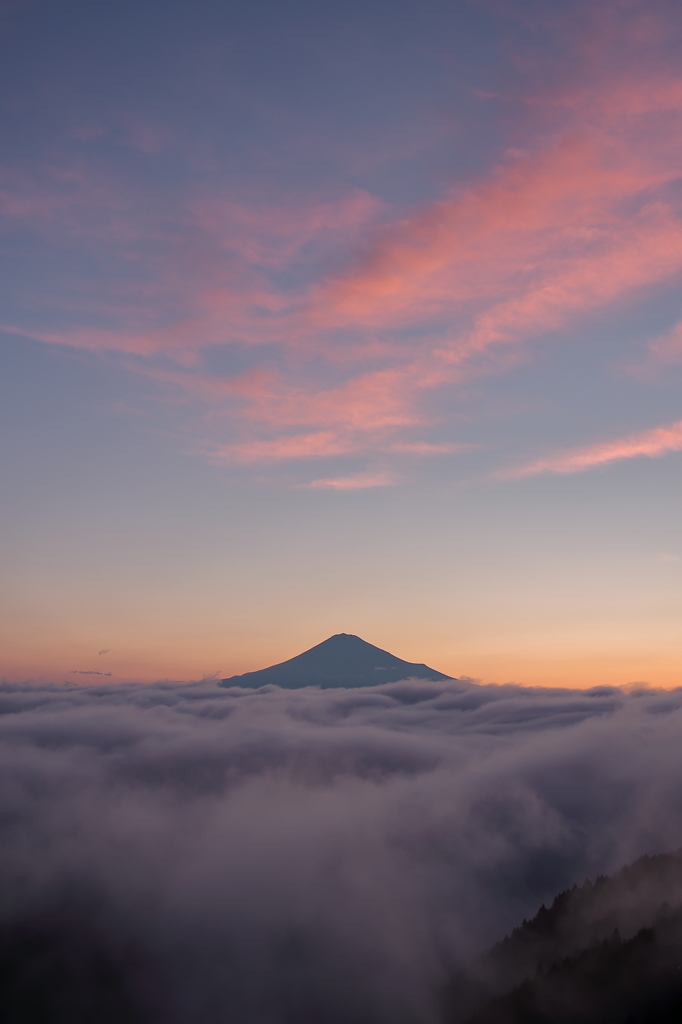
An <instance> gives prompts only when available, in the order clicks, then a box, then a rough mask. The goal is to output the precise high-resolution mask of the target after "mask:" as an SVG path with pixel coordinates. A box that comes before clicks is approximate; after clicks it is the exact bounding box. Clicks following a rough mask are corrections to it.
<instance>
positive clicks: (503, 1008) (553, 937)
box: [446, 851, 682, 1024]
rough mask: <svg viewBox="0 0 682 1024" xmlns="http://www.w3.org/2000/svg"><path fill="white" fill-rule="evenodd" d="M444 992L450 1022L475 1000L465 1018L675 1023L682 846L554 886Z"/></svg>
mask: <svg viewBox="0 0 682 1024" xmlns="http://www.w3.org/2000/svg"><path fill="white" fill-rule="evenodd" d="M451 999H452V1002H451V1011H450V1012H449V1013H448V1014H446V1016H447V1017H448V1019H449V1020H451V1021H454V1020H462V1019H464V1018H466V1017H467V1016H468V1014H467V1012H466V1009H465V1007H466V1006H467V1005H468V1006H469V1007H470V1009H473V1008H474V1007H475V1006H478V1011H477V1012H476V1013H475V1014H474V1015H473V1016H470V1017H469V1024H573V1022H575V1024H578V1022H580V1024H626V1022H630V1024H638V1022H640V1021H642V1022H644V1021H650V1022H652V1024H653V1022H656V1024H667V1022H668V1021H673V1020H674V1021H680V1020H682V851H678V852H676V853H670V854H660V855H658V856H655V857H641V858H640V859H639V860H637V861H635V863H634V864H632V865H630V866H628V867H626V868H623V869H622V870H621V871H619V872H618V873H617V874H615V875H613V876H612V877H610V878H605V877H600V878H598V879H597V881H596V882H595V883H594V884H593V883H592V882H590V881H587V882H585V883H584V884H583V885H581V886H579V887H578V886H573V888H572V889H570V890H567V891H565V892H563V893H560V894H559V895H558V896H557V897H556V899H555V900H554V902H553V903H552V905H551V907H549V908H546V907H544V906H542V907H541V908H540V910H539V912H538V914H537V915H536V916H535V917H534V918H533V919H532V920H531V921H524V922H523V924H522V925H521V926H520V927H519V928H516V929H514V931H513V932H512V934H511V935H510V936H509V937H508V938H506V939H504V940H503V941H502V942H500V943H498V944H497V946H495V947H494V948H493V949H492V950H491V951H490V952H489V953H488V954H487V955H486V956H484V957H482V958H481V959H480V960H479V962H478V963H477V964H476V965H474V967H473V969H472V974H471V977H470V978H468V979H459V980H458V983H457V984H456V985H453V989H452V992H451ZM457 1003H459V1007H457Z"/></svg>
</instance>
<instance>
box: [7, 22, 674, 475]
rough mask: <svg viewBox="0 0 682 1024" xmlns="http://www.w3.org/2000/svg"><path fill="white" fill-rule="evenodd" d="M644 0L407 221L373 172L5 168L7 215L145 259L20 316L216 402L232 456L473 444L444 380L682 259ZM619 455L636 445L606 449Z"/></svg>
mask: <svg viewBox="0 0 682 1024" xmlns="http://www.w3.org/2000/svg"><path fill="white" fill-rule="evenodd" d="M626 6H627V7H628V10H627V11H626V9H625V7H624V6H623V5H620V4H616V5H614V4H605V5H603V9H602V6H601V5H599V7H600V10H599V11H598V12H596V13H595V14H594V19H593V24H592V26H591V28H590V30H589V31H588V32H587V33H586V36H585V38H584V39H583V40H582V49H581V51H580V53H581V61H582V63H581V66H580V76H579V77H580V83H579V85H576V84H575V83H571V82H569V83H568V84H566V83H564V84H563V85H562V86H557V87H554V88H547V89H543V88H539V87H538V83H537V82H536V83H535V86H536V88H535V90H534V92H533V94H532V95H529V96H528V97H527V98H526V99H525V100H524V102H525V108H526V111H527V120H528V124H527V125H526V128H527V131H526V132H525V135H524V145H525V149H524V150H523V151H516V152H511V151H510V152H508V153H506V154H505V155H504V156H503V158H502V159H501V161H500V163H499V166H498V167H497V168H496V169H494V170H493V171H492V172H491V173H489V174H488V175H487V176H485V177H482V178H480V179H479V180H477V181H474V182H473V183H470V184H468V185H467V186H466V187H463V186H456V185H453V186H451V187H450V188H449V189H446V190H445V191H444V194H443V195H442V197H441V199H440V200H439V201H437V202H434V203H431V204H429V205H428V206H426V207H424V208H421V209H417V210H415V211H412V213H411V214H409V215H408V216H406V217H400V218H398V217H397V216H396V217H395V218H394V219H393V221H392V222H390V223H382V224H379V223H378V221H379V217H382V218H384V220H385V219H386V218H387V217H388V214H389V211H388V210H387V208H385V207H384V206H382V205H381V203H380V202H379V201H378V200H377V199H376V198H375V197H373V196H371V195H369V194H368V193H367V192H364V191H362V190H360V189H354V190H349V191H348V193H347V194H345V195H340V196H337V197H336V198H334V199H329V198H326V199H324V200H322V199H320V198H319V197H318V198H309V199H301V198H298V199H296V200H294V199H293V198H289V199H288V200H287V199H285V198H284V197H279V198H270V199H268V200H267V201H266V200H264V199H263V198H262V197H260V198H259V197H258V196H255V197H251V199H245V197H244V196H243V195H242V196H240V197H237V196H236V195H232V194H230V193H229V192H228V191H224V192H221V191H220V190H219V189H218V188H214V190H213V191H212V192H211V191H209V190H208V189H207V188H205V189H204V191H203V192H202V194H199V192H198V190H196V191H195V193H194V194H192V195H185V196H183V197H182V198H181V199H180V200H178V198H177V197H172V201H171V199H169V200H167V201H165V200H164V199H163V197H158V198H157V197H156V196H153V197H151V198H150V197H146V196H144V195H142V194H140V193H138V192H137V191H136V190H135V189H134V188H132V187H130V188H126V187H124V186H123V185H122V184H121V183H119V182H116V181H114V180H113V178H112V177H111V176H108V175H107V174H106V173H104V172H103V171H102V169H101V168H100V167H98V165H95V164H92V165H87V164H86V163H84V162H83V161H80V162H78V161H77V162H75V163H74V164H73V165H72V166H68V167H67V166H59V167H57V166H55V167H50V168H47V169H46V170H44V171H43V172H42V176H40V175H34V177H33V178H32V177H31V175H29V174H24V175H23V176H21V175H17V174H14V172H13V173H12V174H10V173H9V172H6V173H5V175H4V177H2V178H0V211H1V212H3V213H4V215H5V216H6V217H8V218H12V219H15V220H16V219H23V220H24V221H25V222H26V223H27V224H28V225H30V227H31V229H33V230H38V229H40V230H43V231H44V232H45V233H46V234H50V236H51V237H52V236H53V235H55V234H58V233H59V232H60V231H61V232H62V233H63V234H64V235H66V236H68V238H69V239H72V238H73V237H77V238H78V239H79V240H80V241H81V242H82V243H83V245H84V246H87V245H89V244H91V243H92V244H93V245H95V244H96V245H97V246H102V245H104V246H105V251H106V253H108V254H111V255H112V258H113V256H114V255H115V256H116V257H117V258H119V260H120V261H121V264H122V265H124V267H125V271H126V273H125V274H124V275H122V280H123V281H124V282H125V281H127V280H128V279H129V278H133V279H134V281H135V283H134V284H129V285H126V284H125V283H121V282H118V283H117V284H116V288H117V289H118V290H117V291H116V292H115V293H114V286H113V285H111V286H110V290H109V291H108V292H107V290H106V289H107V285H106V284H104V285H102V286H101V288H102V291H101V294H100V298H99V303H100V309H99V314H100V315H99V316H98V315H97V313H98V310H97V308H96V306H97V303H96V301H95V300H94V299H93V297H92V290H93V289H92V286H91V284H90V283H89V285H88V289H86V292H87V294H83V295H82V296H78V295H74V296H73V297H72V299H71V301H72V305H73V309H75V310H76V312H78V313H80V314H82V313H83V311H84V310H85V311H87V312H88V313H92V317H91V320H92V323H91V324H90V325H89V326H84V325H83V324H84V320H86V319H87V318H86V317H85V316H84V315H78V316H74V317H73V321H74V322H73V324H72V325H69V324H68V323H67V322H66V321H68V315H61V316H60V318H59V320H60V324H59V327H58V328H56V327H52V326H50V327H49V328H45V326H44V323H43V325H42V326H36V325H31V324H30V323H29V322H28V316H27V322H26V323H17V321H16V319H15V320H14V321H13V322H12V324H10V325H9V327H8V328H7V329H9V330H14V331H16V332H17V333H24V334H30V335H31V336H33V337H35V338H38V339H39V340H42V341H45V342H49V343H55V344H66V345H71V346H75V347H81V348H86V349H89V350H91V351H97V352H102V353H106V354H108V355H111V354H115V355H117V356H119V357H123V359H124V360H125V364H126V366H128V367H130V368H131V369H135V370H136V371H137V372H140V373H144V374H146V375H147V376H148V377H150V378H152V379H154V380H156V381H158V383H159V384H160V385H161V386H164V387H166V388H167V389H174V390H175V393H176V394H182V395H184V396H185V397H186V398H187V400H191V401H193V402H196V403H198V404H200V405H201V406H202V416H203V420H202V428H201V429H202V430H205V432H206V434H207V435H210V436H209V439H208V440H206V442H205V443H204V444H201V445H200V446H199V447H200V448H201V450H202V451H205V452H208V453H210V455H209V457H211V458H212V459H214V460H215V461H221V462H225V463H230V462H234V463H237V464H249V463H254V464H263V463H276V462H281V461H285V460H297V459H306V460H311V459H326V458H335V457H340V456H346V455H350V454H360V453H362V454H368V453H372V452H379V451H380V452H382V453H392V455H394V456H395V457H396V458H400V457H401V456H404V455H409V454H412V455H417V456H427V455H432V454H446V452H454V451H456V450H462V446H459V449H458V446H457V444H456V443H455V442H447V443H446V442H442V443H441V444H438V443H437V442H432V441H426V440H424V436H425V435H427V436H429V437H431V436H432V433H433V430H434V429H436V428H438V427H439V426H441V425H442V423H443V421H444V419H445V418H446V416H447V413H444V412H443V403H441V402H439V401H437V400H436V397H437V394H436V393H437V392H438V389H447V388H448V387H450V386H451V385H452V384H453V383H454V382H461V381H463V380H465V379H467V378H468V377H473V376H479V375H481V374H482V373H491V372H495V371H503V370H504V369H506V368H507V367H508V366H510V365H513V364H514V363H515V362H516V361H518V360H521V359H527V358H529V357H530V353H531V351H532V346H533V345H534V344H540V343H541V342H542V339H543V336H544V335H546V334H548V333H551V332H560V331H565V330H567V329H569V328H572V327H573V326H574V325H576V324H578V323H579V322H580V320H581V318H585V317H586V316H589V315H590V314H591V313H593V312H594V311H597V310H604V309H607V308H609V307H613V306H619V307H621V308H622V307H623V306H626V305H627V304H629V303H631V302H633V301H635V300H636V299H637V298H638V297H641V296H645V295H647V294H650V293H651V292H652V291H653V290H655V289H659V288H660V287H661V286H662V285H666V284H670V283H671V282H675V281H676V280H677V279H678V278H679V275H680V274H682V220H681V219H680V217H679V216H678V211H677V208H676V207H675V206H674V205H673V204H672V200H671V199H670V195H669V191H670V186H671V183H674V182H675V181H676V180H677V178H678V176H679V166H680V159H682V121H681V118H682V77H681V76H680V75H679V74H678V73H677V72H676V71H671V70H669V69H668V67H667V66H666V64H665V62H664V61H662V60H659V59H658V57H657V50H656V47H657V46H659V47H660V45H661V39H664V37H665V32H664V31H663V30H662V29H661V25H662V24H663V22H664V21H665V19H664V18H663V19H662V20H661V18H660V17H658V20H657V16H656V15H655V13H654V14H651V13H649V14H648V15H647V18H645V19H644V20H642V18H635V17H634V16H632V17H630V14H631V10H630V8H632V10H633V11H634V9H635V8H634V7H633V6H632V5H626ZM635 6H636V5H635ZM623 12H625V13H623ZM628 12H630V13H628ZM627 18H630V20H629V21H628V20H627ZM614 19H615V21H614ZM624 19H625V20H624ZM657 26H658V27H657ZM664 28H665V25H664V24H663V29H664ZM617 29H618V31H616V30H617ZM626 30H627V31H626ZM619 33H620V34H619ZM614 39H615V40H623V42H622V43H620V44H618V45H621V46H622V47H623V48H624V49H623V53H627V55H628V61H627V62H626V63H624V62H623V60H622V55H621V60H620V62H619V61H618V60H617V59H616V57H617V54H616V57H614V56H613V54H614V52H615V50H614V49H613V48H614V46H615V45H616V44H615V43H614V42H613V40H614ZM638 47H639V49H637V48H638ZM616 48H617V47H616ZM605 55H606V56H605ZM633 55H634V56H633ZM606 57H608V59H606ZM528 125H530V128H529V127H528ZM548 126H549V127H548ZM531 129H533V130H531ZM135 131H136V132H137V135H136V136H135V138H136V139H137V143H136V144H137V145H138V147H139V148H142V149H143V150H144V151H146V152H156V151H157V149H158V146H159V145H162V143H163V138H162V135H163V133H162V132H161V134H159V131H158V130H156V129H154V130H151V129H149V130H147V129H146V128H144V127H141V128H139V129H135ZM131 140H132V136H131ZM131 140H129V141H131ZM147 199H149V200H150V201H149V202H147V201H146V200H147ZM107 246H108V247H109V248H106V247H107ZM331 267H334V268H337V269H334V270H331V269H330V268H331ZM131 268H133V270H134V271H137V270H140V271H141V273H139V274H137V273H132V274H131V272H130V270H131ZM339 268H340V269H339ZM145 275H147V278H148V279H145V282H144V286H143V285H141V284H140V281H139V279H140V278H143V277H144V276H145ZM126 287H128V292H126V291H125V289H126ZM58 301H60V302H62V303H63V302H64V300H63V299H59V300H58ZM79 302H80V303H81V306H80V308H78V303H79ZM29 307H30V304H27V308H29ZM64 308H65V306H64V305H62V306H61V307H60V309H61V312H62V314H64ZM681 338H682V335H681V334H680V328H676V330H675V331H673V332H671V333H670V334H669V335H667V336H665V337H664V338H660V339H657V340H655V341H654V342H652V344H651V349H652V352H654V353H655V354H657V355H658V356H660V357H661V358H665V359H672V358H678V353H679V352H681V351H682V341H681V340H680V339H681ZM221 346H233V347H234V346H242V347H243V348H245V349H248V350H249V355H250V357H251V358H252V359H254V360H257V361H259V365H258V366H257V367H256V368H255V369H254V368H251V369H249V370H247V371H244V372H241V373H235V374H234V375H232V376H230V375H221V374H220V373H219V372H218V371H217V370H216V369H215V368H214V367H215V365H216V363H215V362H212V357H213V354H214V352H215V350H216V349H220V348H221ZM261 352H262V354H260V353H261ZM661 429H663V428H661ZM606 447H607V448H608V447H609V446H606ZM590 450H592V449H590ZM595 451H596V449H595ZM635 454H637V453H635ZM640 454H648V453H646V452H643V453H640ZM617 457H628V456H612V457H611V456H608V457H605V458H604V459H602V461H610V460H611V458H617ZM565 458H569V456H565ZM590 464H597V463H590ZM533 471H534V472H535V471H537V472H543V471H550V470H549V469H547V470H544V469H538V470H533ZM554 471H556V472H564V471H565V472H572V471H574V470H573V469H566V470H554ZM330 479H331V478H330ZM344 479H345V478H344ZM330 486H331V485H330Z"/></svg>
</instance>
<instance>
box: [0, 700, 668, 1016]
mask: <svg viewBox="0 0 682 1024" xmlns="http://www.w3.org/2000/svg"><path fill="white" fill-rule="evenodd" d="M681 733H682V690H675V691H666V692H663V691H651V690H646V689H642V690H636V689H634V690H632V691H630V692H627V693H626V692H623V691H621V690H616V689H610V688H604V689H593V690H588V691H568V690H565V691H562V690H529V689H523V688H520V687H515V686H499V687H497V686H478V685H476V684H474V683H471V682H467V681H461V680H460V681H458V680H453V681H449V682H446V683H424V682H419V681H406V682H402V683H393V684H388V685H385V686H377V687H371V688H366V689H356V690H318V689H315V688H306V689H301V690H294V691H284V690H281V689H279V688H277V687H264V688H263V689H261V690H256V691H248V690H243V689H236V688H235V689H229V688H228V689H220V688H219V687H218V686H217V685H216V683H215V681H214V680H208V681H206V680H204V681H201V682H196V683H158V684H154V685H142V684H139V685H121V684H117V685H115V686H114V685H109V684H99V685H94V686H88V687H84V686H76V685H68V684H64V685H52V684H51V685H38V684H26V685H24V686H17V685H10V684H4V685H3V686H2V687H1V688H0V829H1V837H2V842H1V843H0V877H2V880H3V883H2V886H0V918H1V919H0V926H2V927H3V928H9V927H16V926H17V923H19V924H21V922H31V921H33V922H35V921H37V920H40V921H45V920H49V921H59V920H62V919H64V916H65V915H66V917H67V918H69V919H70V920H73V921H77V922H81V923H82V922H83V921H87V922H88V924H87V927H88V928H89V929H91V931H92V934H93V935H96V936H97V942H101V943H103V944H104V945H105V946H106V948H107V949H108V950H109V951H110V954H111V957H112V958H113V961H115V962H117V963H120V964H122V965H123V967H122V969H124V970H128V973H129V974H130V976H131V977H133V976H134V978H136V979H137V980H136V981H135V980H134V981H133V982H131V984H134V985H137V986H138V990H137V992H138V996H139V999H140V1000H142V1002H143V1003H145V1005H146V1006H147V1007H148V1014H149V1016H148V1019H158V1020H164V1021H169V1022H172V1021H177V1022H178V1024H181V1022H185V1021H187V1022H189V1021H191V1020H200V1021H202V1022H212V1021H218V1020H224V1019H225V1014H226V1013H227V1014H229V1018H230V1020H232V1021H234V1022H235V1024H242V1022H244V1024H252V1022H253V1024H256V1022H263V1024H265V1022H268V1024H280V1022H284V1021H294V1020H297V1021H305V1020H312V1019H324V1020H325V1021H327V1022H331V1024H333V1022H336V1021H339V1022H340V1021H349V1020H354V1021H368V1022H383V1021H389V1020H390V1021H392V1022H400V1021H414V1022H430V1021H435V1020H436V1019H437V1016H438V1010H437V993H438V991H439V989H440V988H441V987H442V986H443V985H444V984H446V983H447V980H448V978H449V977H450V976H451V974H452V971H453V968H454V967H455V965H457V964H458V963H459V964H461V963H466V962H467V961H468V960H469V959H470V958H472V957H474V956H476V955H477V954H478V953H479V952H481V951H482V950H483V949H485V948H486V947H487V946H488V945H490V944H491V943H493V942H495V941H496V940H498V939H500V938H501V937H502V936H503V935H504V934H505V933H506V932H508V931H509V930H510V929H511V928H513V927H514V926H515V925H517V924H518V923H520V921H521V920H522V919H523V918H524V917H529V916H532V915H533V914H534V913H535V912H536V911H537V909H538V907H539V906H540V904H541V903H542V902H543V901H547V900H551V899H552V897H553V896H554V895H555V894H556V893H557V892H558V891H559V890H561V889H562V888H566V887H568V886H571V885H572V884H573V883H574V882H578V883H580V882H582V881H583V880H584V879H585V878H586V877H588V876H589V877H592V878H594V877H595V876H596V875H597V874H599V873H609V872H612V871H614V870H616V869H617V868H619V867H620V866H621V865H623V864H625V863H628V862H631V861H632V860H634V859H635V858H636V857H638V856H639V855H641V854H643V853H656V852H659V851H664V850H672V849H675V848H677V847H679V846H680V845H682V760H681V759H680V757H679V744H680V735H681ZM136 998H137V996H136ZM155 1014H156V1017H155V1016H154V1015H155Z"/></svg>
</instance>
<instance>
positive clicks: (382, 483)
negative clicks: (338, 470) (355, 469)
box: [307, 472, 397, 491]
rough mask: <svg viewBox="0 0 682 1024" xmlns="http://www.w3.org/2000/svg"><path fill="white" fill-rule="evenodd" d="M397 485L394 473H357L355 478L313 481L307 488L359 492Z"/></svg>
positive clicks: (331, 478)
mask: <svg viewBox="0 0 682 1024" xmlns="http://www.w3.org/2000/svg"><path fill="white" fill-rule="evenodd" d="M395 483H397V478H396V476H395V474H394V473H388V472H386V473H356V474H355V476H340V477H330V478H329V479H325V480H313V482H312V483H310V484H308V485H307V486H308V487H309V488H310V489H312V490H329V491H359V490H365V489H366V488H369V487H391V486H392V485H393V484H395Z"/></svg>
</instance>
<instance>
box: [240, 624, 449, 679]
mask: <svg viewBox="0 0 682 1024" xmlns="http://www.w3.org/2000/svg"><path fill="white" fill-rule="evenodd" d="M450 678H451V677H450V676H446V675H444V674H443V673H442V672H437V671H436V670H435V669H432V668H429V667H428V665H423V664H421V663H416V662H411V661H403V660H402V658H396V656H395V655H394V654H389V652H388V651H384V650H382V649H381V648H380V647H375V646H374V644H369V643H367V641H366V640H363V639H362V638H361V637H359V636H355V634H354V633H335V634H334V635H333V636H330V637H328V639H327V640H323V641H322V643H319V644H316V645H315V647H311V648H310V650H308V651H304V652H303V654H298V655H297V656H296V657H295V658H290V659H289V660H288V661H283V662H281V663H280V664H278V665H270V666H269V668H263V669H260V670H259V671H257V672H244V673H243V675H239V676H231V677H229V678H227V679H221V681H220V685H221V686H246V687H254V688H255V687H259V686H265V685H266V684H268V683H270V684H274V685H275V686H281V687H283V688H284V689H288V690H296V689H299V688H300V687H303V686H320V687H322V688H323V689H326V688H331V687H358V686H378V685H380V684H381V683H395V682H398V681H399V680H400V679H423V680H425V681H428V682H439V681H442V680H446V679H450Z"/></svg>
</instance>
